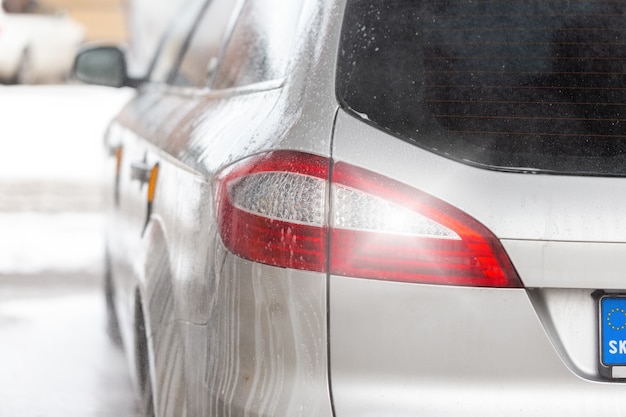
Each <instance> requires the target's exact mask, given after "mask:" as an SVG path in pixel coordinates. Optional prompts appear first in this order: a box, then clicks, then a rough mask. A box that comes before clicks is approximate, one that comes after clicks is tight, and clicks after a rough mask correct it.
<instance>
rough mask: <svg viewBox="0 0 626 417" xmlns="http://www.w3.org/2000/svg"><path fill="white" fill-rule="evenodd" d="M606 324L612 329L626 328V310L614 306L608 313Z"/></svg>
mask: <svg viewBox="0 0 626 417" xmlns="http://www.w3.org/2000/svg"><path fill="white" fill-rule="evenodd" d="M606 324H607V325H608V326H609V327H610V328H611V329H612V330H624V329H626V310H624V309H622V308H615V307H614V308H612V309H611V310H609V312H608V313H607V314H606Z"/></svg>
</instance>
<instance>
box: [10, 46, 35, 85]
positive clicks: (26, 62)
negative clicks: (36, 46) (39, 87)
mask: <svg viewBox="0 0 626 417" xmlns="http://www.w3.org/2000/svg"><path fill="white" fill-rule="evenodd" d="M35 79H36V76H35V69H34V67H33V59H32V55H31V53H30V51H29V50H28V49H27V50H25V51H24V52H23V53H22V58H21V59H20V63H19V66H18V67H17V72H16V73H15V84H26V85H28V84H34V83H35Z"/></svg>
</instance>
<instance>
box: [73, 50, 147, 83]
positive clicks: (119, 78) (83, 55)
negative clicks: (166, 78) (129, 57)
mask: <svg viewBox="0 0 626 417" xmlns="http://www.w3.org/2000/svg"><path fill="white" fill-rule="evenodd" d="M73 74H74V78H76V79H77V80H80V81H83V82H85V83H88V84H97V85H105V86H108V87H125V86H135V85H136V84H135V82H134V81H135V80H131V79H130V78H129V77H128V72H127V67H126V56H125V54H124V52H123V51H122V50H121V49H120V48H118V47H116V46H96V47H88V48H86V49H83V50H81V51H80V52H78V54H77V55H76V60H75V61H74V71H73Z"/></svg>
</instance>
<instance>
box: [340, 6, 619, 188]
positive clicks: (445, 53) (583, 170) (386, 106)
mask: <svg viewBox="0 0 626 417" xmlns="http://www.w3.org/2000/svg"><path fill="white" fill-rule="evenodd" d="M625 13H626V2H624V1H610V0H605V1H589V0H550V1H545V0H534V1H530V0H516V1H491V0H447V1H425V0H424V1H408V0H388V1H384V2H381V1H374V0H349V1H348V4H347V6H346V11H345V18H344V23H343V28H342V35H341V44H340V50H339V59H338V67H337V96H338V99H339V101H340V103H341V104H342V106H343V107H344V108H345V109H346V110H348V111H349V112H350V113H352V114H353V115H354V116H355V117H359V118H361V119H363V120H364V121H365V122H367V123H371V124H374V125H375V126H377V127H379V128H381V129H383V130H385V131H387V132H389V133H390V134H392V135H394V136H396V137H398V138H400V139H403V140H405V141H408V142H410V143H413V144H415V145H417V146H420V147H422V148H425V149H428V150H430V151H433V152H436V153H438V154H441V155H443V156H446V157H449V158H452V159H455V160H458V161H461V162H464V163H468V164H472V165H476V166H480V167H487V168H492V169H502V170H512V171H526V172H527V171H530V172H549V173H565V174H576V175H620V176H621V175H626V100H625V98H626V16H625Z"/></svg>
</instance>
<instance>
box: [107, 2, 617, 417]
mask: <svg viewBox="0 0 626 417" xmlns="http://www.w3.org/2000/svg"><path fill="white" fill-rule="evenodd" d="M344 3H345V2H344V1H330V2H320V1H315V0H303V7H302V11H301V18H300V20H299V26H298V30H297V36H296V37H295V38H294V39H295V40H294V44H293V52H292V58H291V61H290V63H289V66H288V70H287V75H286V77H284V78H280V79H276V80H270V81H266V82H263V83H258V84H253V85H249V86H245V87H242V88H232V89H224V90H211V89H209V88H187V87H177V86H171V85H170V86H168V85H165V84H162V83H155V82H146V83H145V84H143V85H142V86H141V87H139V88H138V90H137V96H136V97H135V98H134V99H133V100H132V101H131V102H130V103H129V104H128V105H127V106H126V107H125V109H124V110H123V111H122V112H121V113H120V115H119V116H118V117H117V118H116V120H115V121H114V122H113V125H112V126H111V128H110V129H109V134H108V137H107V142H106V144H107V147H108V148H109V150H115V149H117V148H118V147H119V146H121V149H122V155H123V156H122V158H121V167H120V170H119V173H118V175H117V176H116V178H117V179H116V181H115V183H114V184H113V185H112V187H111V189H110V190H109V191H108V192H109V194H110V195H109V199H110V200H109V201H110V203H109V204H110V207H109V216H108V219H109V231H108V232H107V235H108V237H107V248H108V251H109V253H110V258H111V262H112V263H111V271H112V275H113V280H114V283H115V287H116V292H115V300H116V311H117V314H118V317H119V320H120V323H121V326H122V338H123V340H124V345H125V346H126V351H127V353H128V357H129V361H130V362H131V369H133V378H134V379H135V380H137V379H139V377H138V375H139V374H140V373H139V372H137V371H136V369H137V367H136V363H137V362H138V361H140V360H141V358H140V357H138V355H137V352H136V349H134V347H135V344H136V339H137V338H136V333H137V331H138V330H137V323H136V319H137V318H136V312H137V305H138V304H137V303H138V302H139V303H140V305H141V306H142V312H143V315H144V319H145V322H146V327H147V329H146V331H147V334H148V340H149V349H148V356H149V358H150V366H151V373H152V387H153V392H154V395H155V407H156V411H157V414H158V415H161V416H180V415H188V416H195V415H207V416H218V415H219V416H222V415H226V416H239V415H249V416H261V415H263V416H270V415H281V416H282V415H288V416H331V415H336V416H339V417H357V416H359V417H361V416H368V415H400V416H403V415H406V416H414V415H462V414H466V415H467V414H469V415H474V414H481V415H503V414H504V415H520V416H521V415H538V414H540V415H550V416H556V415H567V416H571V415H594V416H595V415H598V416H601V415H616V414H617V415H620V414H624V411H625V409H626V404H625V403H624V402H623V400H622V396H623V394H624V393H625V392H626V388H625V387H624V386H623V384H621V383H619V381H617V382H616V381H611V382H608V379H607V378H606V376H605V375H601V374H600V371H599V369H598V347H597V342H598V334H597V328H598V326H597V320H598V317H597V294H598V291H600V290H601V291H605V292H607V293H610V292H616V291H617V292H619V291H620V290H624V289H625V288H626V286H625V285H624V284H622V278H621V272H620V270H621V269H622V265H623V262H622V261H621V253H622V250H623V246H624V245H625V244H626V222H625V221H624V219H623V218H622V217H623V216H621V207H624V205H626V192H622V191H626V181H625V180H624V179H623V178H600V177H581V176H559V175H533V174H521V173H513V172H501V171H498V170H489V169H483V168H478V167H476V166H470V165H467V164H464V163H462V162H459V161H454V160H452V159H449V158H447V157H446V156H445V155H439V154H436V153H433V152H429V151H426V150H424V149H422V148H419V147H417V146H413V145H411V144H410V143H408V142H407V141H404V140H402V139H400V138H398V137H394V136H393V135H392V134H391V133H390V132H389V131H385V130H383V129H380V128H377V127H375V126H374V125H373V123H372V122H371V121H370V120H368V118H367V115H358V114H354V113H348V112H347V111H345V110H340V109H339V104H338V102H337V98H336V96H335V81H334V77H335V68H336V65H337V56H338V53H339V52H340V51H338V45H339V34H340V29H341V18H342V11H343V8H344ZM276 150H289V151H301V152H306V153H308V154H311V155H315V156H321V157H323V158H327V159H329V160H331V161H332V162H342V163H346V164H351V165H353V166H356V167H359V168H363V169H365V170H369V171H371V172H373V173H376V174H377V175H380V176H383V177H387V178H390V179H392V180H394V181H397V182H399V183H401V184H405V185H407V186H409V187H412V188H414V189H416V190H420V191H421V192H425V193H428V194H430V195H432V196H434V197H436V198H438V199H440V200H442V201H444V202H446V203H448V204H450V205H452V206H454V207H456V208H458V209H459V210H462V211H463V212H465V213H467V214H468V215H469V216H471V217H473V218H474V219H476V220H477V221H478V222H479V223H481V224H482V225H484V226H485V227H486V228H487V229H488V230H490V231H491V232H492V233H493V234H494V235H495V236H496V238H497V239H499V240H500V242H501V243H502V246H503V247H504V249H505V250H506V252H507V254H508V256H509V258H510V259H511V262H512V264H513V266H514V268H515V270H516V271H517V273H518V274H519V277H520V279H521V281H522V283H523V284H524V286H525V287H526V288H515V289H496V288H471V287H454V286H434V285H424V284H409V283H398V282H385V281H382V280H369V279H359V278H348V277H341V276H338V275H332V274H327V273H325V272H307V271H300V270H291V269H287V268H278V267H274V266H269V265H262V264H260V263H256V262H253V261H249V260H245V259H243V258H241V257H238V256H236V255H234V254H232V253H230V252H229V251H228V250H227V249H226V247H225V246H224V243H223V242H222V239H221V238H220V236H219V230H218V224H217V219H216V216H217V211H218V210H219V202H218V193H217V191H218V189H217V187H218V183H219V181H220V175H221V173H222V172H224V170H225V169H227V168H228V167H230V166H232V165H233V164H235V163H237V162H241V161H242V160H245V159H246V158H248V157H250V156H254V155H259V154H264V153H268V152H272V151H276ZM113 159H114V158H113V157H111V158H110V163H109V169H110V172H111V174H112V173H113V171H114V168H113V164H112V160H113ZM133 163H135V164H136V163H140V164H144V166H147V167H148V168H151V167H153V166H155V165H156V164H158V177H157V182H156V184H157V185H156V191H155V196H154V201H153V202H152V203H150V204H149V203H148V185H147V184H145V183H144V184H141V183H140V182H138V181H137V180H136V179H135V180H133V179H132V178H131V177H132V172H133V169H132V166H131V164H133ZM331 166H332V164H331ZM111 177H112V178H113V175H111ZM115 195H117V196H118V197H117V199H116V198H114V196H115ZM112 196H113V197H112ZM330 201H332V200H328V201H325V202H324V208H325V209H326V210H327V212H326V213H325V214H326V215H327V216H328V217H327V218H328V219H330V218H332V214H333V210H334V207H333V206H332V205H331V203H330ZM241 238H242V239H244V238H245V236H242V237H241Z"/></svg>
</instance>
